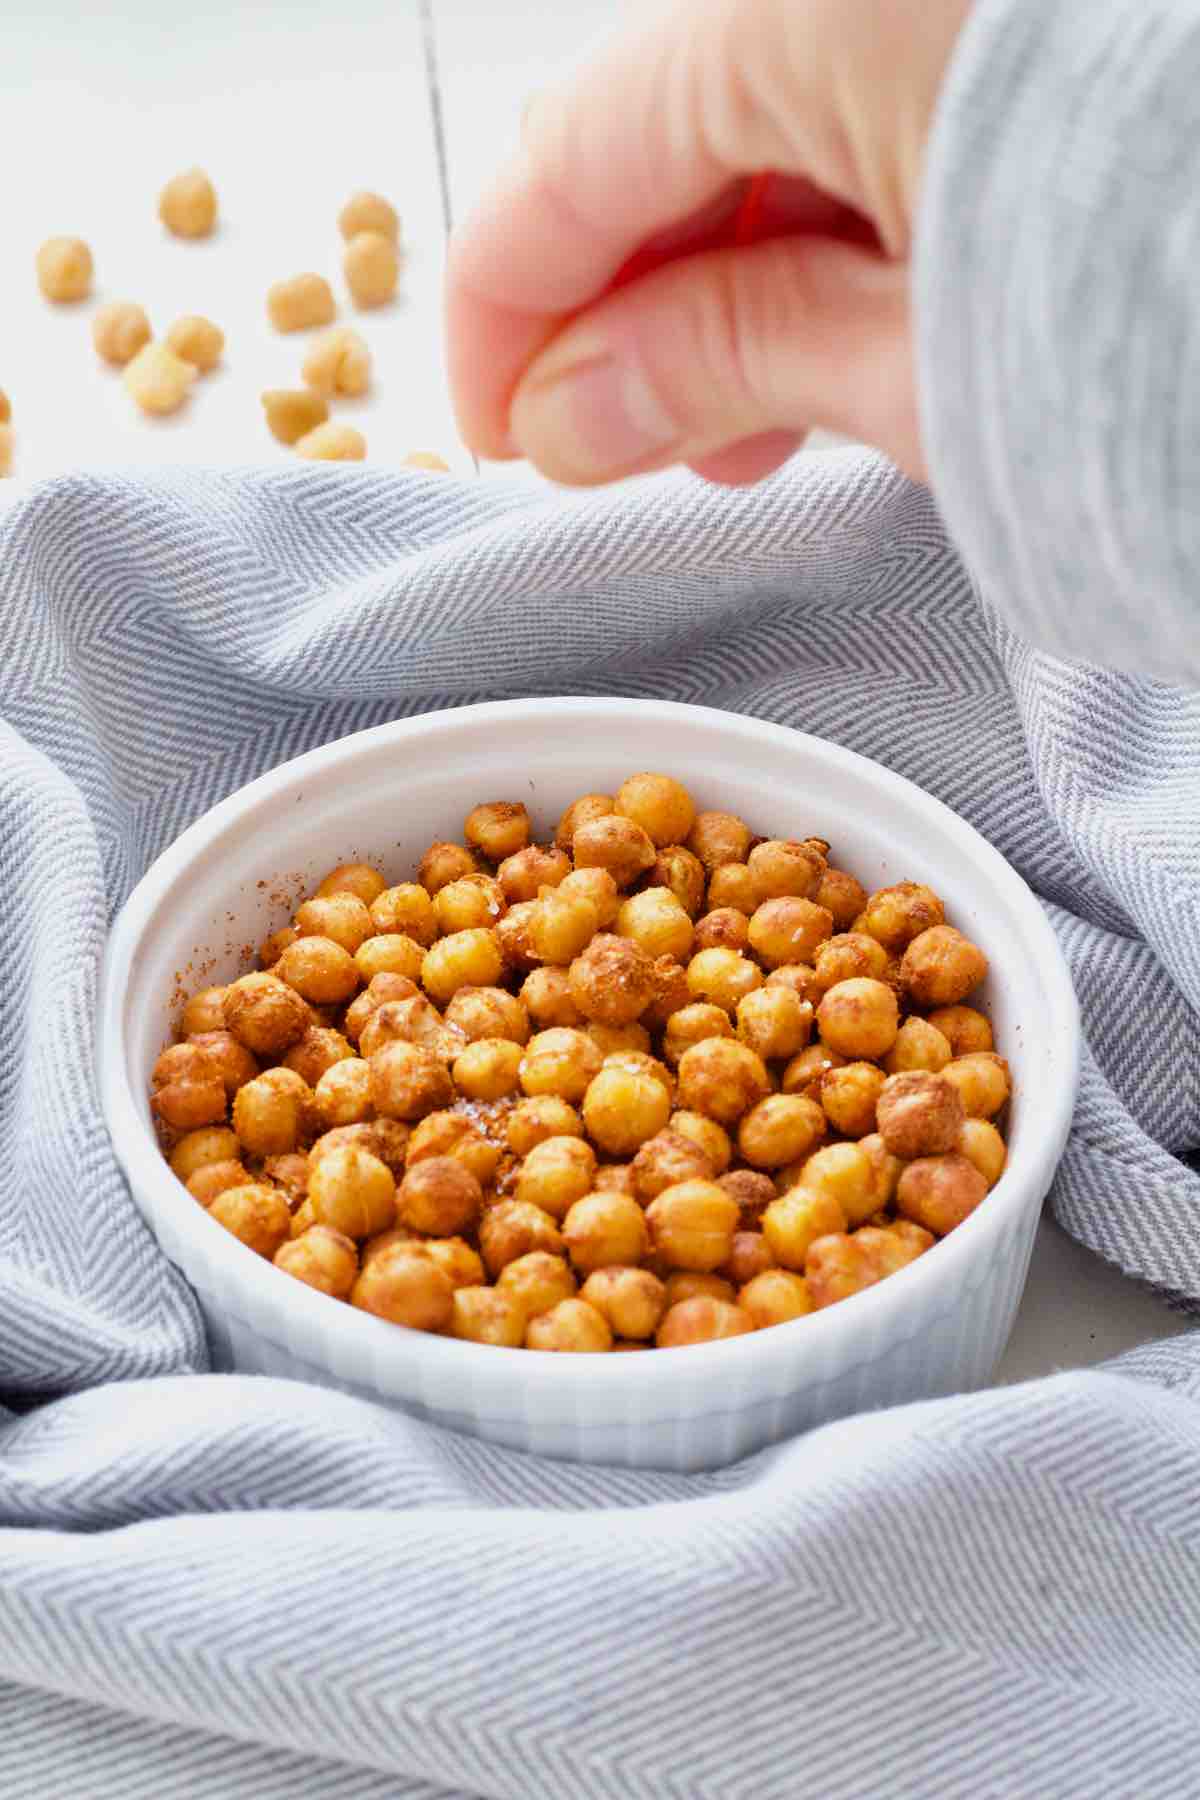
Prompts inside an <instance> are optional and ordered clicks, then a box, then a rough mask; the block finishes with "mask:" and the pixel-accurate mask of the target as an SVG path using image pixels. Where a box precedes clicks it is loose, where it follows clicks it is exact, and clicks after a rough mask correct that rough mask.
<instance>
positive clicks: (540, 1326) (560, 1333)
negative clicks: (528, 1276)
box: [525, 1300, 612, 1352]
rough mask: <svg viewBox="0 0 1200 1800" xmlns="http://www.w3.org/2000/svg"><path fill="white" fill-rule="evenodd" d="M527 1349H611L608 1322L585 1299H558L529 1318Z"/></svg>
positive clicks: (610, 1334)
mask: <svg viewBox="0 0 1200 1800" xmlns="http://www.w3.org/2000/svg"><path fill="white" fill-rule="evenodd" d="M525 1348H526V1349H527V1350H554V1351H591V1352H595V1351H600V1350H611V1349H612V1332H611V1331H610V1330H609V1327H608V1321H607V1320H606V1319H605V1318H604V1316H603V1315H602V1314H601V1313H598V1312H597V1311H596V1308H595V1307H594V1306H589V1305H588V1303H587V1301H586V1300H560V1301H559V1303H558V1305H557V1306H555V1307H552V1308H551V1310H550V1311H549V1312H547V1313H541V1314H539V1316H538V1317H537V1318H536V1319H531V1320H530V1321H529V1325H528V1328H527V1330H526V1332H525Z"/></svg>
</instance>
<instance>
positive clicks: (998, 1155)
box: [954, 1119, 1008, 1189]
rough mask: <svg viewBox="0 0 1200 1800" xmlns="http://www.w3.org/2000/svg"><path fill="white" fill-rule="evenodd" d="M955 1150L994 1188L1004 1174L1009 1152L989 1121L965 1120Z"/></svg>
mask: <svg viewBox="0 0 1200 1800" xmlns="http://www.w3.org/2000/svg"><path fill="white" fill-rule="evenodd" d="M954 1147H955V1149H956V1150H957V1151H958V1153H959V1155H960V1156H965V1157H966V1159H967V1161H968V1162H969V1163H973V1164H974V1166H975V1168H977V1169H978V1170H979V1173H980V1174H981V1175H982V1176H983V1179H984V1180H985V1181H986V1182H987V1184H988V1187H989V1189H990V1188H994V1187H995V1185H996V1183H997V1182H998V1181H999V1179H1000V1177H1001V1175H1003V1173H1004V1165H1005V1163H1006V1162H1007V1161H1008V1150H1007V1147H1006V1145H1005V1142H1004V1139H1003V1138H1002V1137H1001V1136H1000V1133H999V1132H998V1131H997V1130H996V1127H995V1126H994V1125H993V1124H991V1122H990V1121H989V1120H987V1119H964V1120H963V1123H962V1129H961V1131H960V1132H959V1134H958V1142H957V1143H956V1144H955V1146H954Z"/></svg>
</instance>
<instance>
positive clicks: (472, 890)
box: [433, 874, 508, 936]
mask: <svg viewBox="0 0 1200 1800" xmlns="http://www.w3.org/2000/svg"><path fill="white" fill-rule="evenodd" d="M507 911H508V901H507V900H506V899H505V898H504V889H503V888H502V887H501V886H500V883H499V882H498V881H497V880H496V878H495V876H493V875H478V874H476V875H460V876H459V878H458V880H457V881H448V882H447V883H446V885H445V887H444V888H439V889H438V891H437V893H436V894H435V895H434V900H433V916H434V919H435V920H436V921H437V928H438V931H439V932H440V933H441V934H442V935H443V936H448V935H449V934H450V933H451V932H455V931H487V930H490V928H491V927H492V926H493V925H494V924H495V923H496V921H497V919H499V918H502V917H503V915H504V914H505V913H506V912H507Z"/></svg>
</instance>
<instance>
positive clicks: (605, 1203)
mask: <svg viewBox="0 0 1200 1800" xmlns="http://www.w3.org/2000/svg"><path fill="white" fill-rule="evenodd" d="M563 1237H564V1239H565V1240H566V1245H567V1250H568V1252H569V1254H570V1257H571V1261H572V1262H573V1263H574V1264H575V1267H576V1268H577V1269H580V1270H581V1271H582V1272H583V1273H584V1274H585V1275H586V1274H589V1273H590V1272H591V1271H592V1270H593V1269H601V1268H605V1267H606V1266H608V1265H609V1264H618V1263H621V1264H630V1265H633V1264H637V1263H639V1262H641V1260H642V1258H643V1256H645V1254H646V1252H647V1250H648V1249H649V1247H650V1239H649V1233H648V1231H647V1227H646V1215H645V1214H644V1213H643V1212H642V1209H641V1207H640V1206H639V1205H638V1203H637V1201H636V1200H635V1199H633V1198H632V1196H631V1195H629V1194H621V1193H617V1192H616V1191H614V1190H612V1189H601V1190H600V1191H598V1192H596V1193H592V1194H585V1195H584V1197H583V1199H582V1200H576V1201H575V1203H574V1205H573V1206H572V1207H571V1209H570V1211H569V1212H568V1213H567V1216H566V1218H565V1220H564V1221H563ZM625 1335H626V1336H633V1335H635V1334H634V1333H632V1332H627V1333H626V1334H625Z"/></svg>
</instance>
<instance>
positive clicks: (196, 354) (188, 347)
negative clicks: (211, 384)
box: [167, 313, 225, 375]
mask: <svg viewBox="0 0 1200 1800" xmlns="http://www.w3.org/2000/svg"><path fill="white" fill-rule="evenodd" d="M167 348H168V350H173V351H174V352H175V355H176V356H178V357H179V358H180V359H181V360H182V361H183V362H185V363H191V365H192V367H193V369H196V370H198V371H199V373H200V374H201V375H207V374H208V373H209V372H210V370H212V369H215V368H216V366H217V364H218V363H219V362H220V360H221V354H222V352H223V350H224V349H225V333H224V332H223V331H222V330H221V327H220V326H219V325H214V324H213V322H212V320H211V319H205V318H202V317H201V316H200V314H199V313H185V314H184V316H183V317H182V318H181V319H176V321H175V323H174V324H173V325H172V327H171V329H170V331H168V333H167Z"/></svg>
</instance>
